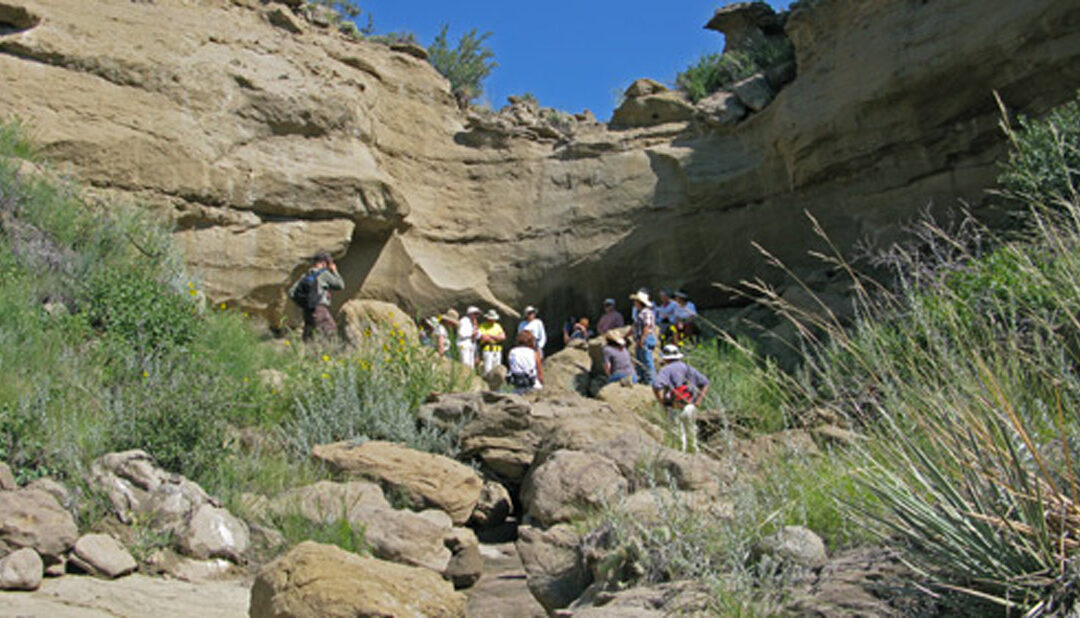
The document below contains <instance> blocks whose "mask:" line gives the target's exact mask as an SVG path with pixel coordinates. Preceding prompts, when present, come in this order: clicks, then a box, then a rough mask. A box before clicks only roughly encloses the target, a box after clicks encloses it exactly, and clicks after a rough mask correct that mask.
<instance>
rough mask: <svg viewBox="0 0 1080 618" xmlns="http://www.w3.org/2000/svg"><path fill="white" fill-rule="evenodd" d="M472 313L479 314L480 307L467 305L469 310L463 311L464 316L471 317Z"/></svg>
mask: <svg viewBox="0 0 1080 618" xmlns="http://www.w3.org/2000/svg"><path fill="white" fill-rule="evenodd" d="M474 313H475V314H479V313H480V307H477V306H476V305H469V308H468V309H466V310H465V315H472V314H474Z"/></svg>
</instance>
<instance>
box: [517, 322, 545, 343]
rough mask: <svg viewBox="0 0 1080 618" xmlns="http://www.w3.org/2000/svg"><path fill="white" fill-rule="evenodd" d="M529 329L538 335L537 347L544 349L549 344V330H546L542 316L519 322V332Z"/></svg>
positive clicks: (534, 334)
mask: <svg viewBox="0 0 1080 618" xmlns="http://www.w3.org/2000/svg"><path fill="white" fill-rule="evenodd" d="M523 330H527V331H529V332H530V333H532V334H533V336H534V337H536V349H537V350H543V349H544V346H546V345H547V331H546V330H544V323H543V322H541V321H540V318H534V319H532V320H529V321H525V322H522V323H521V324H518V332H519V333H520V332H521V331H523Z"/></svg>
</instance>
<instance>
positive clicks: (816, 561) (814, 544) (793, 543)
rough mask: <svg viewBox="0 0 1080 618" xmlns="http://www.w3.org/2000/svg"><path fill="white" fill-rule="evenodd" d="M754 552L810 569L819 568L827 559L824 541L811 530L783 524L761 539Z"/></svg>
mask: <svg viewBox="0 0 1080 618" xmlns="http://www.w3.org/2000/svg"><path fill="white" fill-rule="evenodd" d="M754 554H755V555H756V556H758V557H759V558H760V557H763V556H770V557H772V558H773V559H775V560H779V561H780V562H784V563H787V564H792V565H796V566H800V567H806V568H810V569H817V568H820V567H822V566H824V565H825V563H826V562H828V561H829V556H828V554H827V553H826V551H825V542H824V541H822V540H821V537H820V536H818V535H817V534H816V533H814V531H813V530H810V529H809V528H805V527H803V526H784V527H783V528H781V529H780V530H777V531H776V532H775V533H773V534H771V535H769V536H767V537H765V538H764V539H762V540H761V541H760V542H759V543H758V544H757V545H756V546H755V547H754Z"/></svg>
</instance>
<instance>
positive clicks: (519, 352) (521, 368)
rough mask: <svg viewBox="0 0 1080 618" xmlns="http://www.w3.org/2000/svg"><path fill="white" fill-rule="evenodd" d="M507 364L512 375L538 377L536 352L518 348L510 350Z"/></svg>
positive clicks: (521, 347)
mask: <svg viewBox="0 0 1080 618" xmlns="http://www.w3.org/2000/svg"><path fill="white" fill-rule="evenodd" d="M506 362H507V364H508V365H509V366H510V373H519V374H525V375H527V376H532V377H534V378H535V377H536V373H537V371H536V350H534V349H532V348H526V347H524V346H517V347H516V348H512V349H511V350H510V354H509V356H508V357H507V359H506Z"/></svg>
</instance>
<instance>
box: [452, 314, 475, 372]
mask: <svg viewBox="0 0 1080 618" xmlns="http://www.w3.org/2000/svg"><path fill="white" fill-rule="evenodd" d="M479 329H480V308H479V307H469V308H468V309H466V310H465V317H464V318H462V319H461V322H460V324H458V331H457V346H458V354H460V358H461V362H462V363H464V364H465V366H466V367H468V368H469V369H476V340H477V338H478V337H479V336H480V330H479Z"/></svg>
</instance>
